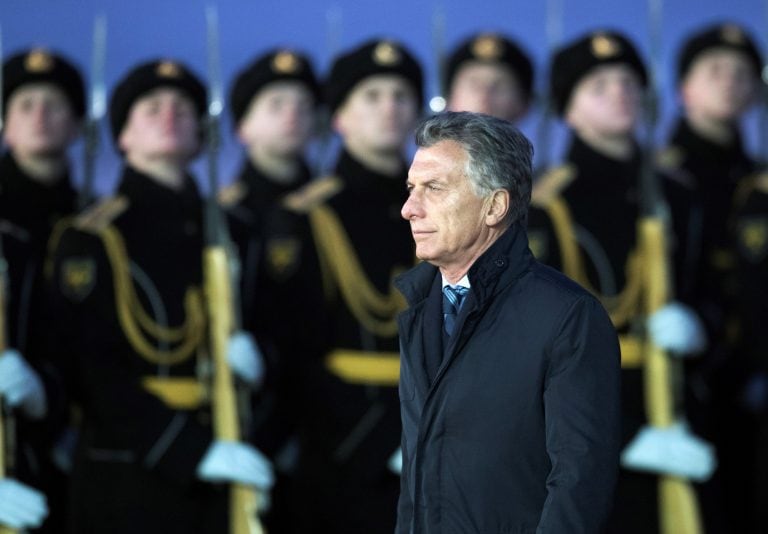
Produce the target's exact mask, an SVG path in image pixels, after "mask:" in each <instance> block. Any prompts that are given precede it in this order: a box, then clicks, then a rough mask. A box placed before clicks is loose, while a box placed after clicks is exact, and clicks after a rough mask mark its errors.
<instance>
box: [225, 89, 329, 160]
mask: <svg viewBox="0 0 768 534" xmlns="http://www.w3.org/2000/svg"><path fill="white" fill-rule="evenodd" d="M313 122H314V97H313V96H312V93H311V92H310V91H309V89H307V87H306V85H304V84H303V83H301V82H298V81H294V80H286V81H276V82H272V83H270V84H268V85H266V86H264V87H263V88H262V89H261V90H260V91H259V92H258V94H257V95H256V96H254V98H253V99H252V100H251V103H250V105H249V106H248V109H247V110H246V112H245V115H244V116H243V118H242V120H241V121H240V126H239V127H238V129H237V135H238V138H239V139H240V141H241V142H242V143H243V144H244V145H246V146H247V147H254V146H255V147H259V149H260V150H264V151H266V152H267V153H269V154H272V155H275V156H279V157H287V156H295V155H297V154H299V153H300V152H301V150H302V149H303V148H304V146H305V145H306V144H307V141H309V137H310V135H311V134H312V126H313Z"/></svg>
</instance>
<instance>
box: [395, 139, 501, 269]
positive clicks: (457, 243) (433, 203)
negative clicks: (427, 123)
mask: <svg viewBox="0 0 768 534" xmlns="http://www.w3.org/2000/svg"><path fill="white" fill-rule="evenodd" d="M466 165H467V154H466V151H465V150H464V148H463V147H462V146H461V145H460V144H458V143H456V142H455V141H441V142H439V143H436V144H435V145H433V146H431V147H429V148H419V150H417V151H416V155H415V156H414V158H413V163H412V164H411V168H410V170H409V172H408V181H407V187H408V200H406V202H405V204H404V205H403V209H402V210H401V215H402V216H403V218H404V219H406V220H407V221H409V222H410V224H411V233H412V235H413V240H414V241H415V243H416V256H417V257H418V258H419V259H422V260H424V261H428V262H430V263H432V264H433V265H437V266H438V267H441V268H445V269H452V268H454V267H457V266H463V265H468V264H471V263H472V261H474V259H476V258H477V256H478V255H479V252H480V251H482V250H484V248H485V246H487V244H488V240H489V236H490V235H491V227H492V226H493V225H494V224H498V223H499V221H500V220H501V218H502V217H503V215H504V214H506V209H504V210H502V211H501V212H495V211H494V210H495V209H496V208H498V206H494V199H495V196H496V195H502V196H503V197H504V198H503V199H502V200H506V201H508V195H506V192H503V191H497V192H495V193H493V194H492V195H491V196H489V197H486V198H482V197H479V196H477V195H476V194H475V192H474V191H473V189H472V185H471V182H470V179H469V178H468V177H467V174H466ZM496 200H499V199H496ZM506 205H507V204H505V206H506Z"/></svg>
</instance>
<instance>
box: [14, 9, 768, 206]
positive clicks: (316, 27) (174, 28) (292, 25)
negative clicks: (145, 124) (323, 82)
mask: <svg viewBox="0 0 768 534" xmlns="http://www.w3.org/2000/svg"><path fill="white" fill-rule="evenodd" d="M654 4H655V5H656V6H657V7H658V6H660V7H661V10H660V14H661V17H660V24H659V25H658V35H659V41H658V42H659V54H658V60H657V61H658V64H659V66H660V68H659V69H658V72H657V78H658V82H659V88H660V94H659V96H660V99H661V100H660V105H661V107H660V114H659V122H658V127H657V130H656V138H657V139H658V140H659V141H662V140H663V139H666V136H667V131H668V129H669V128H670V127H671V122H672V120H673V118H674V115H675V113H676V110H677V100H676V96H675V75H674V69H675V61H676V56H677V52H678V49H679V46H680V43H681V42H682V40H683V39H684V38H685V36H686V35H687V34H689V33H690V32H691V31H693V30H695V29H697V28H699V27H701V26H703V25H706V24H710V23H713V22H716V21H722V20H730V21H734V22H737V23H739V24H741V25H743V26H745V27H746V28H748V29H749V30H750V31H751V33H752V36H753V37H754V38H755V39H756V42H757V43H758V45H759V46H760V48H761V50H762V51H763V53H765V51H766V50H768V0H738V1H724V0H667V1H662V0H651V1H650V2H649V1H647V0H474V1H472V2H470V1H468V0H440V1H438V0H390V1H386V2H384V1H380V0H336V1H332V0H260V1H257V0H130V1H124V0H0V28H2V48H3V56H4V58H5V57H8V55H10V54H13V53H14V52H16V51H18V50H21V49H23V48H27V47H31V46H40V45H42V46H46V47H49V48H52V49H55V50H58V51H60V52H62V53H64V54H65V55H66V56H68V57H69V58H70V59H72V60H73V61H74V62H75V63H77V64H78V66H79V67H80V68H81V69H82V72H83V74H84V75H85V76H86V80H87V79H88V77H89V73H90V70H91V56H92V50H93V29H94V19H95V18H96V16H98V15H104V16H105V18H106V21H107V39H106V42H107V46H106V57H107V59H106V66H105V81H106V87H107V91H108V94H109V92H110V91H111V88H112V87H113V86H114V84H115V83H116V82H117V81H118V80H119V78H120V77H122V76H123V75H124V74H125V72H126V71H127V69H129V68H131V67H132V66H134V65H135V64H137V63H139V62H142V61H145V60H148V59H151V58H157V57H168V58H174V59H179V60H181V61H183V62H184V63H186V64H188V65H189V66H191V67H192V68H193V69H194V70H195V71H196V72H197V73H198V74H199V75H200V76H201V77H203V78H205V77H206V76H207V56H206V54H207V52H206V17H205V11H206V7H207V6H215V7H216V9H217V11H218V18H219V32H220V45H219V46H220V52H221V73H222V79H223V82H224V91H225V94H227V93H228V91H229V85H230V83H231V82H232V80H233V78H234V76H235V74H236V73H237V72H238V70H240V69H241V68H243V67H244V66H245V65H246V64H247V63H248V62H250V61H251V60H252V59H253V58H254V56H255V55H257V54H259V53H261V52H263V51H266V50H267V49H268V48H272V47H275V46H289V47H292V48H295V49H298V50H301V51H304V52H306V53H307V54H308V55H309V56H310V57H312V58H313V60H314V64H315V68H316V70H317V72H318V73H319V75H320V76H324V75H325V73H326V72H327V69H328V67H329V65H330V63H331V60H332V58H333V56H334V55H335V54H337V53H338V52H339V51H342V50H345V49H347V48H349V47H352V46H355V45H357V44H358V43H360V42H361V41H363V40H365V39H368V38H370V37H374V36H380V37H391V38H395V39H398V40H401V41H403V42H404V43H405V44H406V45H407V46H408V47H410V48H411V49H412V50H413V51H414V52H415V54H416V55H417V57H418V58H419V59H420V60H421V61H422V64H423V66H424V69H425V74H426V80H427V95H428V97H432V96H435V95H437V94H439V83H438V67H437V65H438V58H439V57H441V55H442V54H444V53H447V52H448V51H449V50H450V49H451V48H453V47H454V46H455V45H456V44H457V43H458V42H459V41H461V40H462V39H464V38H465V37H467V36H468V35H469V34H472V33H474V32H477V31H481V30H483V31H485V30H493V31H497V32H500V33H505V34H508V35H509V36H511V37H512V38H514V39H515V40H517V41H519V42H520V43H521V44H522V45H523V47H524V48H526V49H527V50H528V52H529V54H530V55H531V57H532V59H533V61H534V63H535V65H536V69H537V70H536V80H537V82H536V86H537V87H538V88H539V89H542V88H543V87H544V84H545V79H546V75H547V72H546V71H547V68H548V57H549V55H550V52H551V49H552V46H554V45H555V43H557V42H562V41H567V40H570V39H572V38H575V37H578V36H579V35H581V34H582V33H584V32H586V31H589V30H591V29H595V28H599V27H603V28H614V29H618V30H620V31H622V32H625V33H626V34H627V35H628V36H629V37H630V38H631V39H633V40H634V41H635V43H636V44H637V45H638V47H639V49H640V50H641V52H642V53H643V54H644V56H645V59H646V61H648V60H649V59H650V55H651V49H652V46H651V38H650V35H651V27H652V25H651V24H650V22H651V20H653V19H654V17H652V16H650V15H649V13H650V11H651V9H650V8H649V5H654ZM426 104H427V103H426V102H425V112H426V110H428V106H427V105H426ZM763 107H764V106H756V107H755V109H754V110H753V112H752V113H751V114H750V115H749V117H748V118H747V122H746V125H745V132H746V135H747V146H748V148H749V149H750V150H751V152H752V153H753V154H754V155H761V153H763V152H765V150H764V148H763V147H762V146H761V145H763V144H764V143H763V141H762V138H761V136H760V135H759V130H760V124H761V122H763V113H762V110H761V108H763ZM541 116H542V114H541V112H540V107H539V106H535V107H534V108H533V109H531V111H530V112H529V114H528V116H527V117H526V119H525V120H524V121H523V122H522V123H521V124H520V126H521V128H522V129H523V131H524V132H525V133H526V134H527V135H528V136H529V137H531V139H533V140H534V141H536V139H537V130H538V128H539V125H540V123H541ZM223 119H224V120H223V122H222V130H221V131H222V149H221V152H220V157H219V160H218V165H219V170H220V175H221V177H222V181H223V182H225V183H226V182H228V181H230V180H231V179H232V177H233V175H234V174H235V172H236V171H237V168H238V167H239V165H240V159H241V155H240V150H239V147H238V146H237V143H236V141H235V139H234V138H233V136H232V128H231V122H230V120H229V119H230V118H229V114H228V110H225V113H224V115H223ZM562 144H563V135H562V129H561V128H560V127H559V126H555V128H554V130H553V135H552V137H551V144H550V146H549V148H548V149H547V152H548V153H549V154H550V155H551V158H552V159H553V160H555V161H556V160H557V159H558V156H559V154H560V151H561V147H562ZM82 150H83V147H82V143H80V144H78V145H75V146H74V148H73V153H72V156H73V162H74V163H75V166H76V168H75V177H76V179H79V177H80V176H81V174H82V173H81V172H80V167H81V165H82ZM310 158H311V159H314V160H316V161H318V160H319V161H320V166H322V162H323V161H325V160H326V159H329V160H332V159H333V156H332V154H328V153H327V147H320V146H319V145H317V146H315V148H314V150H313V153H312V154H311V155H310ZM117 165H118V156H117V154H116V152H115V149H114V147H113V145H112V142H111V136H110V134H109V131H108V127H107V123H106V122H102V124H101V145H100V151H99V155H98V159H97V162H96V168H97V173H96V190H97V192H98V193H100V194H105V193H109V192H110V191H111V190H112V188H113V186H114V184H115V181H116V179H117V175H118V167H117ZM204 169H205V162H204V158H200V160H198V161H197V163H196V164H195V167H194V170H195V172H196V174H197V175H198V178H202V177H203V172H204Z"/></svg>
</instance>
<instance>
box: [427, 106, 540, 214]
mask: <svg viewBox="0 0 768 534" xmlns="http://www.w3.org/2000/svg"><path fill="white" fill-rule="evenodd" d="M441 141H454V142H456V143H458V144H459V145H461V146H462V148H464V150H465V151H466V153H467V166H466V171H465V172H466V174H467V177H468V178H469V180H470V183H471V184H472V190H473V191H474V193H475V194H476V195H477V196H479V197H486V196H488V195H490V194H491V193H493V192H494V191H496V190H498V189H506V190H507V191H509V196H510V204H509V213H508V214H507V219H506V222H507V223H509V224H512V223H514V222H516V221H520V222H521V223H522V224H523V226H525V224H526V222H527V219H528V205H529V204H530V203H531V182H532V175H533V164H532V160H533V146H532V145H531V142H530V141H528V139H527V138H526V137H525V135H523V134H522V133H521V132H520V130H518V129H517V128H515V127H514V126H513V125H512V123H510V122H508V121H505V120H502V119H497V118H495V117H491V116H489V115H483V114H480V113H468V112H465V111H462V112H453V111H447V112H445V113H440V114H438V115H434V116H432V117H429V118H427V119H425V120H424V121H422V122H421V124H419V126H418V127H417V128H416V145H417V146H418V147H420V148H429V147H431V146H433V145H435V144H437V143H439V142H441Z"/></svg>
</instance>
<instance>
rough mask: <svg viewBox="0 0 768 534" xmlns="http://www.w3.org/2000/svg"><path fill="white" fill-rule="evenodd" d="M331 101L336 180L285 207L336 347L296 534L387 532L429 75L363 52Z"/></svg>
mask: <svg viewBox="0 0 768 534" xmlns="http://www.w3.org/2000/svg"><path fill="white" fill-rule="evenodd" d="M326 100H327V103H328V106H329V108H330V112H331V117H332V124H333V128H334V129H335V130H336V132H337V133H338V134H339V135H340V136H341V140H342V144H343V148H342V152H341V155H340V156H339V159H338V162H337V165H336V169H335V176H334V177H330V178H325V179H321V180H319V181H318V182H317V183H314V184H312V185H313V190H312V191H311V192H309V194H306V195H303V196H300V195H297V196H295V197H294V198H291V199H289V202H288V205H289V206H290V207H291V209H297V210H303V211H306V212H308V216H309V220H310V224H311V228H312V232H313V237H314V241H315V245H316V250H317V254H318V257H319V260H320V265H321V270H322V278H318V284H320V285H321V287H322V288H323V291H324V299H323V302H322V306H321V308H320V309H318V311H317V314H318V315H319V316H321V319H320V320H322V321H324V322H325V324H326V325H327V327H326V328H327V340H328V342H327V344H326V346H325V347H324V354H323V355H322V357H321V358H319V359H317V360H316V361H314V362H312V363H311V365H310V366H307V369H306V370H304V371H303V373H302V374H303V375H304V377H305V385H304V386H303V388H302V389H303V390H304V395H305V397H306V399H305V402H304V409H303V413H302V417H303V421H302V423H301V427H300V447H301V456H300V460H299V466H298V471H297V486H298V492H297V498H298V499H300V502H299V503H297V505H296V507H297V509H298V507H299V506H301V508H302V509H303V510H305V513H303V514H301V516H302V517H300V518H299V519H300V523H301V524H300V525H299V530H300V531H301V532H339V533H345V532H349V533H353V532H354V533H357V532H370V533H377V532H387V533H389V532H392V531H393V530H394V528H395V515H396V508H397V497H398V493H399V487H400V481H399V478H398V477H397V476H396V475H395V474H394V473H393V472H391V470H390V469H389V468H388V460H389V459H390V457H391V456H392V454H393V452H395V451H396V449H398V446H399V443H400V428H401V427H400V415H399V401H398V394H397V385H398V377H399V353H398V342H397V323H396V315H397V313H398V312H399V311H401V310H402V309H403V306H404V302H403V300H402V297H400V296H399V294H398V292H397V290H396V289H394V287H393V286H392V279H393V276H394V275H396V274H397V273H399V272H401V271H402V270H405V269H407V268H408V267H409V266H411V265H413V262H414V251H413V245H412V242H411V238H410V231H409V228H408V224H407V223H405V221H403V220H402V219H401V218H400V207H401V206H402V203H403V202H404V200H405V189H404V188H403V183H404V181H405V177H406V173H407V168H408V167H407V163H406V161H405V155H404V149H405V144H406V142H407V139H408V136H409V134H410V133H411V131H412V128H413V126H414V124H415V121H416V119H417V116H418V114H419V109H420V106H421V103H422V101H423V88H422V72H421V68H420V67H419V64H418V63H417V61H416V60H415V58H414V57H413V56H412V55H411V53H410V52H409V51H408V50H406V49H405V48H404V47H403V46H402V45H401V44H399V43H397V42H394V41H390V40H372V41H369V42H366V43H365V44H362V45H361V46H359V47H357V48H355V49H353V50H350V51H347V52H345V53H343V54H342V55H341V56H339V57H338V58H336V60H335V61H334V63H333V66H332V68H331V72H330V75H329V77H328V80H327V87H326Z"/></svg>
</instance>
